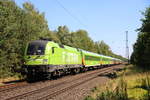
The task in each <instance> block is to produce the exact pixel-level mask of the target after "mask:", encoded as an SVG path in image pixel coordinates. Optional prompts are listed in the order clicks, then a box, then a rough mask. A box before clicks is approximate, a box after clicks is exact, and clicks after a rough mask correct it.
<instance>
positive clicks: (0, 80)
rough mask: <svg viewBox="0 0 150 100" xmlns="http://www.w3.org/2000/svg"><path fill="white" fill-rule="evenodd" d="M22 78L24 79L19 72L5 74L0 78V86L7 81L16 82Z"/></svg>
mask: <svg viewBox="0 0 150 100" xmlns="http://www.w3.org/2000/svg"><path fill="white" fill-rule="evenodd" d="M23 79H24V76H22V75H21V74H18V73H17V74H14V75H11V76H7V77H1V78H0V86H2V85H5V84H9V83H16V82H19V81H21V80H23Z"/></svg>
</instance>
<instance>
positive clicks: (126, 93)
mask: <svg viewBox="0 0 150 100" xmlns="http://www.w3.org/2000/svg"><path fill="white" fill-rule="evenodd" d="M117 76H118V78H116V79H113V80H111V81H110V82H108V83H107V84H105V85H104V86H97V87H95V88H94V89H92V93H91V95H90V96H88V97H86V98H85V100H150V71H142V70H141V69H137V68H136V67H133V66H132V65H129V66H127V67H126V68H125V69H124V70H122V71H120V72H117Z"/></svg>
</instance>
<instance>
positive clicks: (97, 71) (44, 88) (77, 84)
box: [6, 67, 113, 100]
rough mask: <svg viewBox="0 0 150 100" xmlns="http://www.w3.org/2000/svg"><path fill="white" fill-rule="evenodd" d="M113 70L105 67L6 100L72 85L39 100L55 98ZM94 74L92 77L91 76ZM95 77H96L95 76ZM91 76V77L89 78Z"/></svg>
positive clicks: (14, 99) (22, 97) (15, 99)
mask: <svg viewBox="0 0 150 100" xmlns="http://www.w3.org/2000/svg"><path fill="white" fill-rule="evenodd" d="M112 69H113V68H112V67H107V68H103V69H100V70H96V72H95V71H94V72H92V73H88V74H86V75H84V76H82V77H80V78H75V79H73V80H70V81H63V82H60V83H57V84H54V85H50V86H46V87H43V88H40V89H37V90H32V91H29V92H26V93H23V94H20V95H16V96H13V97H9V98H7V99H6V100H17V99H24V98H26V97H29V96H31V95H35V94H38V93H41V92H45V91H48V90H53V89H55V88H56V87H57V86H63V85H65V84H69V83H73V84H72V85H69V86H68V87H65V88H63V89H58V90H56V91H51V92H52V93H49V94H48V95H46V96H44V97H40V98H39V100H42V99H49V98H52V97H55V96H57V95H59V94H61V93H63V92H65V91H68V90H70V89H72V88H75V87H77V86H79V85H81V84H84V83H86V82H87V81H90V80H92V79H94V78H96V77H98V75H97V74H102V73H104V72H107V71H110V70H112ZM93 74H94V76H92V75H93ZM95 75H96V76H95ZM91 76H92V77H91ZM86 77H90V78H88V79H86V80H83V81H81V82H78V83H76V81H78V80H82V79H84V78H86Z"/></svg>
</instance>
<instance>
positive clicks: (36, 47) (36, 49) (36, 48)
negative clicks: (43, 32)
mask: <svg viewBox="0 0 150 100" xmlns="http://www.w3.org/2000/svg"><path fill="white" fill-rule="evenodd" d="M44 51H45V43H42V42H40V41H39V42H31V43H29V46H28V49H27V55H44Z"/></svg>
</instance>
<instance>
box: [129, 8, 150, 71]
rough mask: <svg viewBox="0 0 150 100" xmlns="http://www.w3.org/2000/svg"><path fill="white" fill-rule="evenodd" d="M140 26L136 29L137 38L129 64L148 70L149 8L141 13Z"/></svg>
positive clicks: (149, 52) (149, 58)
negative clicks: (142, 16)
mask: <svg viewBox="0 0 150 100" xmlns="http://www.w3.org/2000/svg"><path fill="white" fill-rule="evenodd" d="M142 14H143V15H144V18H143V19H141V21H142V26H141V27H140V28H139V29H137V31H138V38H137V40H136V43H135V44H134V45H133V53H132V55H131V63H133V64H135V65H136V66H138V67H140V68H144V69H149V68H150V7H148V8H147V9H146V11H145V12H143V13H142Z"/></svg>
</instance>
